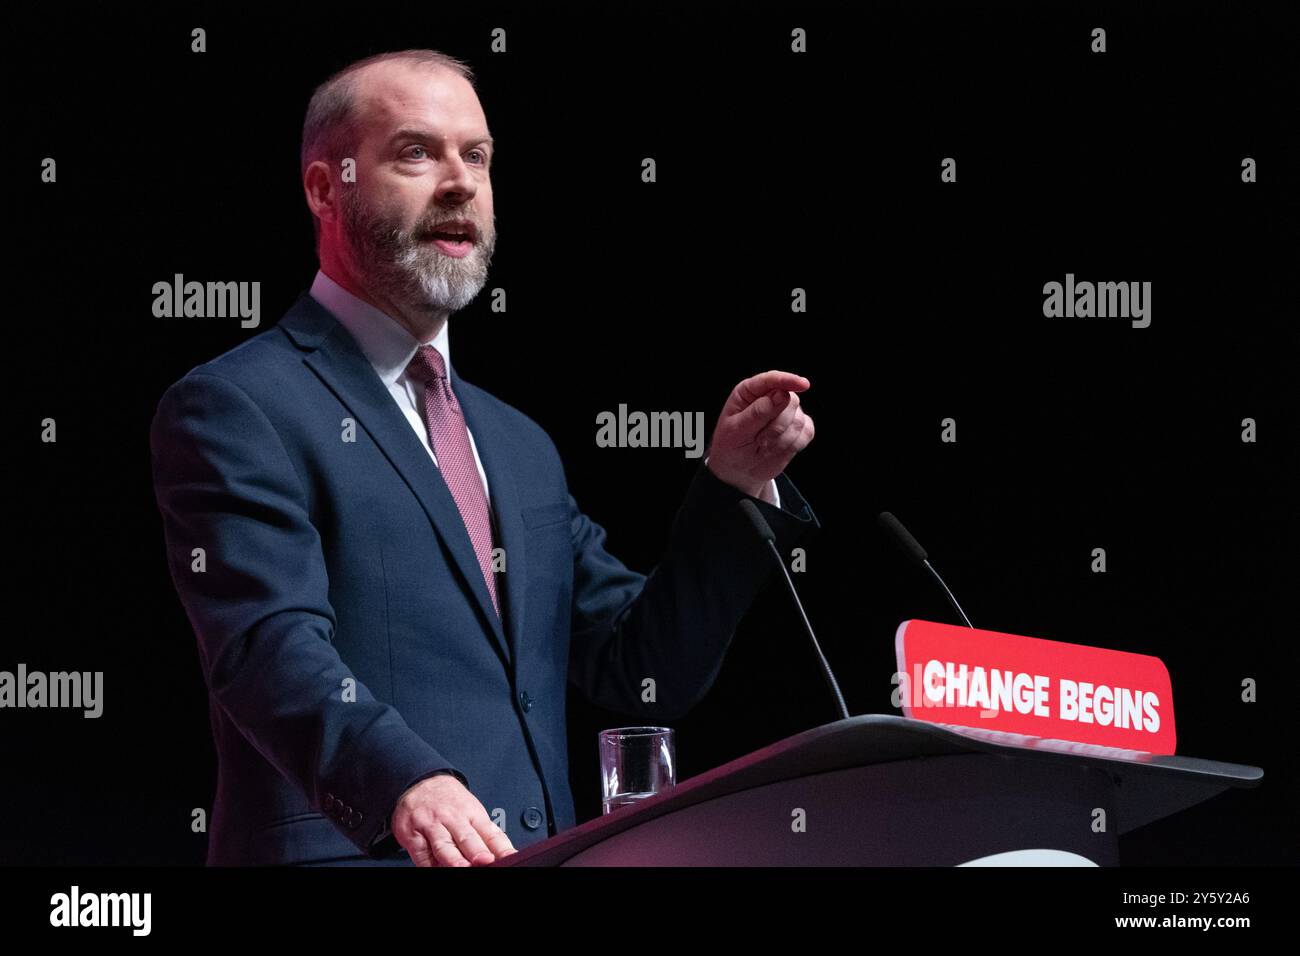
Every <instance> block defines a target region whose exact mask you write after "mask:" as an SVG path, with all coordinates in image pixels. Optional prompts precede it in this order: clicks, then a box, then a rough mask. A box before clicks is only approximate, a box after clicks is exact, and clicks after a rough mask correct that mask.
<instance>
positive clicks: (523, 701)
mask: <svg viewBox="0 0 1300 956" xmlns="http://www.w3.org/2000/svg"><path fill="white" fill-rule="evenodd" d="M535 699H536V698H534V697H533V695H532V694H530V693H528V691H526V690H521V691H520V692H519V706H520V707H522V708H523V709H524V713H525V714H526V713H528V712H529V711H530V710H532V709H533V701H534V700H535Z"/></svg>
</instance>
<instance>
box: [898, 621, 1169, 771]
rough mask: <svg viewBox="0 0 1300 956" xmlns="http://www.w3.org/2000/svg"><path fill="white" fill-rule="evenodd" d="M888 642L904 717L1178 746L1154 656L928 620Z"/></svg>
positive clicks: (1128, 745) (903, 628)
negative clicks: (894, 658)
mask: <svg viewBox="0 0 1300 956" xmlns="http://www.w3.org/2000/svg"><path fill="white" fill-rule="evenodd" d="M894 647H895V650H896V652H897V656H898V674H897V675H895V681H896V682H897V684H898V688H899V689H898V691H896V692H895V693H896V700H897V702H898V704H899V706H901V707H902V709H903V713H904V715H906V716H907V717H911V718H913V719H916V720H924V721H928V722H930V723H935V724H949V725H953V726H956V727H970V728H978V729H980V730H993V731H1004V732H1007V733H1013V734H1024V735H1026V736H1030V737H1040V738H1044V739H1049V740H1064V741H1072V742H1076V743H1083V744H1094V745H1097V746H1101V747H1114V748H1121V749H1126V750H1135V751H1141V752H1145V753H1152V754H1172V753H1174V752H1175V751H1174V746H1175V743H1176V742H1177V736H1176V734H1175V732H1174V697H1173V688H1172V687H1171V685H1170V683H1169V671H1168V670H1167V669H1166V668H1165V665H1164V662H1163V661H1161V660H1160V658H1158V657H1152V656H1150V655H1148V654H1131V653H1129V652H1127V651H1112V650H1107V649H1106V648H1102V647H1087V646H1085V645H1083V644H1065V643H1062V642H1060V641H1045V640H1042V639H1040V638H1036V637H1022V636H1020V635H1018V634H1000V633H998V632H997V631H981V630H976V629H974V628H969V627H954V626H953V625H950V624H935V623H934V622H932V621H904V622H903V623H902V624H900V625H899V626H898V633H897V635H896V636H895V638H894ZM899 698H901V699H899Z"/></svg>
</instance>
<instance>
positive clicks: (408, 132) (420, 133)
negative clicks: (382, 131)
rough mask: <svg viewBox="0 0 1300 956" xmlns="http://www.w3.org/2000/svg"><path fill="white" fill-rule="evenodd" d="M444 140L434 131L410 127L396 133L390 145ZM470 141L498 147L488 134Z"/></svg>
mask: <svg viewBox="0 0 1300 956" xmlns="http://www.w3.org/2000/svg"><path fill="white" fill-rule="evenodd" d="M442 138H443V137H442V134H441V133H435V132H433V131H432V130H427V129H417V128H415V127H413V126H408V127H404V128H402V129H399V130H398V131H397V132H396V133H394V134H393V135H392V136H390V137H388V142H389V143H395V142H397V141H398V140H399V139H438V140H440V139H442ZM470 139H471V141H472V142H473V143H475V144H478V143H487V144H488V145H489V146H495V145H496V141H495V140H493V139H492V137H491V136H490V135H488V134H487V133H481V134H480V135H478V136H477V137H471V138H470Z"/></svg>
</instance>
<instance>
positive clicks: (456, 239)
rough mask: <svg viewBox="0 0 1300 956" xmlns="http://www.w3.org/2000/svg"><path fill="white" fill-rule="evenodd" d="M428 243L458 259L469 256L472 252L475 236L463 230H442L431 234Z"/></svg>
mask: <svg viewBox="0 0 1300 956" xmlns="http://www.w3.org/2000/svg"><path fill="white" fill-rule="evenodd" d="M428 241H430V242H432V243H433V244H434V245H435V246H437V247H438V249H439V250H441V251H442V252H445V253H446V254H447V255H449V256H455V257H456V258H460V257H462V256H467V255H469V252H470V250H471V249H473V248H474V236H473V234H472V233H470V232H469V231H468V230H463V229H440V230H438V231H436V232H433V233H430V235H429V240H428Z"/></svg>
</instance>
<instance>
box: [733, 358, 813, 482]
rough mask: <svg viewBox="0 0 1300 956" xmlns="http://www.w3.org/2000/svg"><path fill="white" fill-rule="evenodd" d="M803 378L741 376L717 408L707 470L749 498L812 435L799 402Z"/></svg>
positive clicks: (775, 373) (804, 388) (805, 384)
mask: <svg viewBox="0 0 1300 956" xmlns="http://www.w3.org/2000/svg"><path fill="white" fill-rule="evenodd" d="M808 386H809V382H808V379H806V378H804V377H803V376H802V375H795V374H794V373H793V372H778V371H770V372H763V373H762V374H761V375H755V376H753V377H751V378H747V379H745V380H744V381H743V382H741V383H740V384H739V385H737V386H736V387H735V388H734V389H732V391H731V397H729V398H728V399H727V403H726V404H725V405H723V407H722V414H721V415H720V416H718V424H717V427H716V428H715V429H714V430H713V441H712V442H711V443H710V444H709V457H708V469H709V470H710V471H711V472H713V474H715V475H716V476H717V477H718V478H719V479H721V480H722V481H725V482H726V483H727V484H729V485H731V486H732V487H734V488H738V489H739V490H741V491H743V492H744V493H745V494H747V495H750V496H752V497H754V498H759V497H762V495H763V490H764V489H765V488H766V487H767V483H768V482H769V481H771V480H772V479H773V478H775V477H776V476H777V475H779V474H781V472H783V471H785V468H786V466H787V465H788V464H790V460H791V459H792V458H794V456H795V455H797V454H798V453H799V452H800V451H802V450H803V449H804V448H805V447H806V446H807V444H808V443H809V442H810V441H812V439H813V420H812V418H811V417H810V416H809V415H807V414H805V413H804V411H803V409H801V408H800V407H799V393H800V392H806V391H807V390H808Z"/></svg>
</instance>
